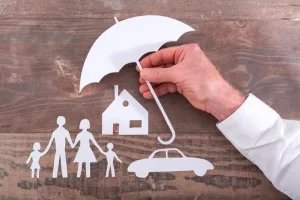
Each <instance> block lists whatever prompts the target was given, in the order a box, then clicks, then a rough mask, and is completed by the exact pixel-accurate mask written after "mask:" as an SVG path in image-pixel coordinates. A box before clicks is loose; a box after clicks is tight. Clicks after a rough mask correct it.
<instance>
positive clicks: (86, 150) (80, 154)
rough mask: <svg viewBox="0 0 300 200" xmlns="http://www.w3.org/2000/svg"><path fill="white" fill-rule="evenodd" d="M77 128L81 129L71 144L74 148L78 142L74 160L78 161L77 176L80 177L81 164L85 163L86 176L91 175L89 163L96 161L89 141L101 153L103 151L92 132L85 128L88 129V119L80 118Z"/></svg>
mask: <svg viewBox="0 0 300 200" xmlns="http://www.w3.org/2000/svg"><path fill="white" fill-rule="evenodd" d="M79 128H80V129H81V130H82V131H81V132H80V133H78V135H77V136H76V139H75V142H74V144H73V146H72V148H74V147H75V146H76V144H77V143H78V142H80V146H79V149H78V151H77V154H76V157H75V159H74V162H76V163H78V170H77V177H80V175H81V171H82V164H83V163H85V166H86V170H85V171H86V177H87V178H89V177H91V168H90V167H91V163H93V162H97V160H96V157H95V155H94V153H93V151H92V149H91V147H90V141H92V143H93V144H94V145H95V146H96V147H97V148H98V149H99V151H100V152H101V153H104V151H103V150H102V149H101V147H100V146H99V145H98V144H97V142H96V140H95V138H94V136H93V134H92V133H90V132H88V131H87V130H88V129H90V121H89V120H88V119H83V120H81V122H80V124H79Z"/></svg>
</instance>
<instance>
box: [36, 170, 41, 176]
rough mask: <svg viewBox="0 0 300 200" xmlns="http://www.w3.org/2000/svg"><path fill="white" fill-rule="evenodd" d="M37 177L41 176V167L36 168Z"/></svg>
mask: <svg viewBox="0 0 300 200" xmlns="http://www.w3.org/2000/svg"><path fill="white" fill-rule="evenodd" d="M36 177H37V178H40V170H39V169H37V170H36Z"/></svg>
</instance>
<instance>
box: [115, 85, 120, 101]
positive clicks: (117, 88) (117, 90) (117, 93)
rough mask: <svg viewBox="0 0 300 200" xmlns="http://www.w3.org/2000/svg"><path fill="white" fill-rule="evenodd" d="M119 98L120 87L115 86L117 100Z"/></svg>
mask: <svg viewBox="0 0 300 200" xmlns="http://www.w3.org/2000/svg"><path fill="white" fill-rule="evenodd" d="M118 96H119V86H118V85H115V99H116V98H117V97H118Z"/></svg>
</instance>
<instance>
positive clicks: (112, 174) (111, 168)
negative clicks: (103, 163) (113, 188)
mask: <svg viewBox="0 0 300 200" xmlns="http://www.w3.org/2000/svg"><path fill="white" fill-rule="evenodd" d="M110 170H111V177H115V167H114V164H111V166H110Z"/></svg>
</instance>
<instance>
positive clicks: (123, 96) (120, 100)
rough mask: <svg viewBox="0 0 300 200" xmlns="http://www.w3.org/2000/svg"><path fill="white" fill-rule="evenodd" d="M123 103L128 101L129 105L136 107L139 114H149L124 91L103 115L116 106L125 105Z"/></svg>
mask: <svg viewBox="0 0 300 200" xmlns="http://www.w3.org/2000/svg"><path fill="white" fill-rule="evenodd" d="M123 101H128V103H129V105H135V109H136V110H138V111H139V112H143V113H148V111H147V110H146V109H145V108H144V107H143V106H142V105H141V104H140V103H139V102H138V101H137V100H136V99H135V98H134V97H133V96H132V95H131V94H130V93H129V92H128V91H127V90H125V89H124V90H123V91H122V92H121V94H120V95H118V96H117V97H116V98H115V99H114V101H113V102H112V103H111V104H110V105H109V106H108V107H107V109H106V110H105V111H104V112H103V114H104V113H105V112H107V111H109V108H110V107H112V106H113V105H114V104H117V103H123Z"/></svg>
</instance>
